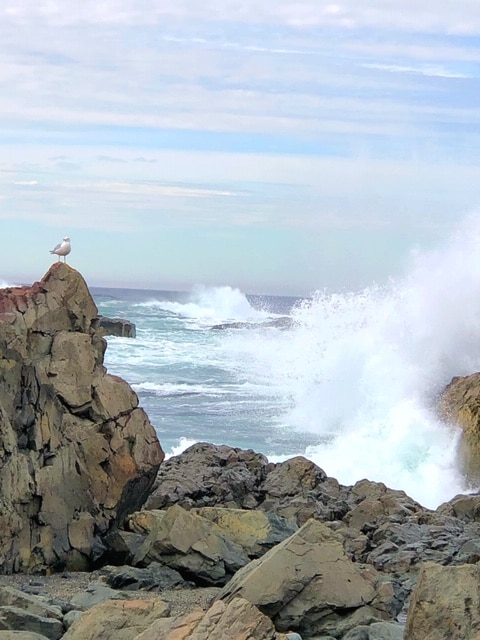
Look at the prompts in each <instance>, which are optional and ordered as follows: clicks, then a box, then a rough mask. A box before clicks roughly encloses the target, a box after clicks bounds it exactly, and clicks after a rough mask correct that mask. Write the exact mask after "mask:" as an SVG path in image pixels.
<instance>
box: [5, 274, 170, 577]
mask: <svg viewBox="0 0 480 640" xmlns="http://www.w3.org/2000/svg"><path fill="white" fill-rule="evenodd" d="M96 317H97V308H96V306H95V303H94V301H93V299H92V297H91V295H90V292H89V291H88V288H87V285H86V283H85V281H84V280H83V278H82V277H81V275H80V274H79V273H78V272H77V271H75V270H74V269H72V268H71V267H70V266H68V265H66V264H63V263H55V264H54V265H53V266H52V267H51V268H50V270H49V271H48V273H47V274H46V276H45V277H44V278H43V280H42V281H41V282H37V283H35V284H34V285H33V286H32V287H19V288H11V289H3V290H0V571H3V572H14V571H40V570H42V571H43V570H45V569H46V568H49V569H63V568H65V567H67V568H70V569H86V568H88V567H89V566H90V565H91V563H92V561H94V560H95V559H96V558H98V556H99V555H100V554H101V553H102V550H103V548H104V547H103V543H102V541H101V536H102V534H103V533H106V532H107V530H109V529H110V530H111V529H112V528H114V527H115V525H116V524H117V523H120V522H121V521H122V520H123V518H124V517H125V515H126V514H128V513H130V512H132V511H135V510H138V509H139V508H140V507H141V506H142V504H143V502H144V500H145V498H146V496H147V494H148V492H149V489H150V487H151V485H152V483H153V481H154V479H155V475H156V472H157V470H158V466H159V464H160V462H161V461H162V460H163V452H162V449H161V447H160V444H159V442H158V439H157V436H156V434H155V431H154V429H153V427H152V426H151V424H150V422H149V421H148V418H147V416H146V414H145V412H144V411H143V410H142V409H140V408H139V407H138V399H137V396H136V394H135V393H134V392H133V391H132V389H130V387H129V386H128V384H127V383H126V382H124V381H123V380H121V379H120V378H117V377H115V376H110V375H108V374H107V372H106V370H105V367H104V366H103V354H104V351H105V341H104V340H103V338H101V337H100V336H98V335H97V334H96V332H95V330H94V329H93V328H92V322H93V320H94V319H95V318H96Z"/></svg>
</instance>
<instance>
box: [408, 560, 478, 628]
mask: <svg viewBox="0 0 480 640" xmlns="http://www.w3.org/2000/svg"><path fill="white" fill-rule="evenodd" d="M405 638H408V640H467V639H468V640H480V567H479V566H478V565H462V566H458V567H443V566H441V565H438V564H435V563H432V562H426V563H425V564H424V565H423V567H422V569H421V571H420V573H419V576H418V582H417V585H416V587H415V589H414V590H413V593H412V597H411V601H410V608H409V611H408V617H407V625H406V629H405Z"/></svg>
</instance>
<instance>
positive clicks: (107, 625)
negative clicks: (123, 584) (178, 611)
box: [62, 599, 170, 640]
mask: <svg viewBox="0 0 480 640" xmlns="http://www.w3.org/2000/svg"><path fill="white" fill-rule="evenodd" d="M169 611H170V610H169V606H168V604H167V603H166V602H164V601H163V600H159V599H158V600H107V601H106V602H102V603H101V604H98V605H96V606H95V607H92V608H91V609H89V610H88V611H86V612H85V613H84V614H83V615H82V616H81V617H80V618H78V619H77V620H75V622H74V623H73V624H72V626H71V627H70V628H69V630H68V631H67V632H66V633H65V635H64V636H63V638H62V640H133V638H135V637H136V636H138V634H140V633H141V632H142V631H144V630H145V629H147V628H148V627H149V626H150V625H151V624H152V623H153V622H154V621H155V620H157V618H164V617H166V616H168V615H169Z"/></svg>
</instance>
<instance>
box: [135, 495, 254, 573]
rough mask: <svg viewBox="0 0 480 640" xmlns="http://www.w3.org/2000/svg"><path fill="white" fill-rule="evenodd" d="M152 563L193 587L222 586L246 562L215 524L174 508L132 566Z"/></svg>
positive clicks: (244, 556)
mask: <svg viewBox="0 0 480 640" xmlns="http://www.w3.org/2000/svg"><path fill="white" fill-rule="evenodd" d="M152 561H157V562H160V563H161V564H165V565H167V566H169V567H171V568H172V569H175V570H177V571H179V572H180V573H181V574H182V576H183V577H185V578H187V579H191V580H193V581H194V582H195V583H196V584H200V585H202V584H209V585H223V584H225V582H226V581H227V580H228V579H229V578H230V576H231V575H233V574H234V573H235V571H237V569H239V568H240V567H243V566H244V565H246V564H247V563H248V561H249V558H248V556H247V554H246V553H245V551H244V549H243V548H242V547H241V546H240V545H239V544H237V543H235V542H233V541H232V540H231V539H229V538H228V537H226V536H224V535H223V533H222V530H221V529H220V528H219V527H218V526H217V525H216V524H215V523H213V522H211V521H210V520H207V519H206V518H202V517H201V516H199V515H197V514H195V513H193V512H191V511H186V510H185V509H183V508H182V507H180V506H179V505H174V506H173V507H170V508H169V509H168V510H167V511H166V513H165V514H164V516H163V517H162V518H160V519H158V520H157V521H156V524H155V526H153V528H152V530H151V532H150V533H149V535H148V536H147V538H146V540H145V543H144V544H143V546H142V547H141V548H140V550H139V551H138V553H137V555H136V556H135V558H134V560H133V563H134V564H135V565H139V566H148V564H149V563H150V562H152Z"/></svg>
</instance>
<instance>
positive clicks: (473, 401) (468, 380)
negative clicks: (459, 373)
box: [440, 373, 480, 486]
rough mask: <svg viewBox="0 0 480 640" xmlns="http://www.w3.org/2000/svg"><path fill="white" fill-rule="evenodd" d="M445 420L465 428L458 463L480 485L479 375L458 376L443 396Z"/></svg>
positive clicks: (475, 483) (441, 402)
mask: <svg viewBox="0 0 480 640" xmlns="http://www.w3.org/2000/svg"><path fill="white" fill-rule="evenodd" d="M440 412H441V415H442V417H443V419H444V420H445V421H446V422H448V423H450V424H453V425H455V426H457V427H460V428H461V429H462V437H461V440H460V444H459V450H458V454H459V462H460V464H461V465H462V466H463V469H464V471H465V474H466V477H467V479H468V480H469V481H470V482H471V484H472V485H476V486H478V482H479V480H480V373H473V374H471V375H469V376H464V377H456V378H453V380H452V381H451V382H450V384H449V385H448V386H447V387H446V388H445V390H444V391H443V393H442V395H441V397H440Z"/></svg>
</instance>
